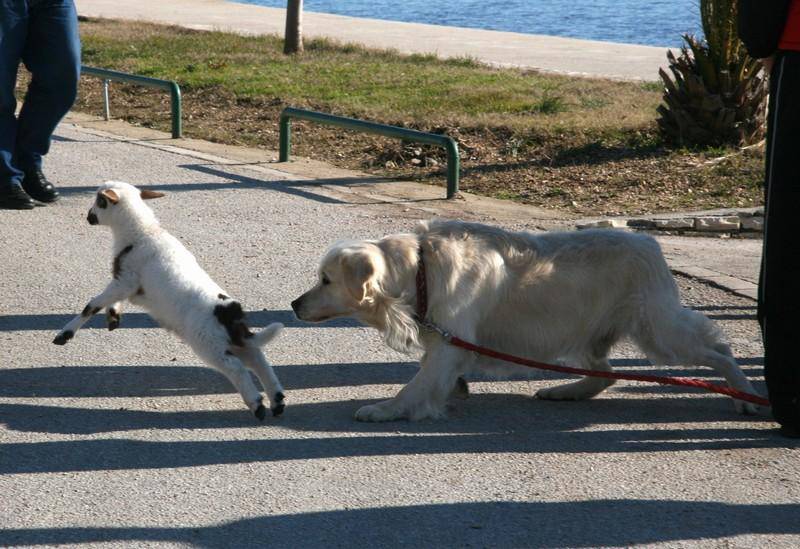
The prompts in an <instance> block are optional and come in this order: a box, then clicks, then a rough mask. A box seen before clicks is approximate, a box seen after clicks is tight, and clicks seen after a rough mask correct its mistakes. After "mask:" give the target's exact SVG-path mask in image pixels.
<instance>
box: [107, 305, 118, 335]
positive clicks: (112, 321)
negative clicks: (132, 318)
mask: <svg viewBox="0 0 800 549" xmlns="http://www.w3.org/2000/svg"><path fill="white" fill-rule="evenodd" d="M121 320H122V301H117V302H116V303H112V304H111V305H109V306H108V307H107V308H106V326H107V327H108V331H109V332H113V331H114V330H116V329H117V328H119V324H120V322H121Z"/></svg>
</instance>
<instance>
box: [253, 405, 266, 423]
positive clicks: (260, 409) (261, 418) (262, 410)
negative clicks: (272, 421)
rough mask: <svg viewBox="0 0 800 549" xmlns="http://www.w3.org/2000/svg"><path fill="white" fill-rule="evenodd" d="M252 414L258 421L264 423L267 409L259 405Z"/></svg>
mask: <svg viewBox="0 0 800 549" xmlns="http://www.w3.org/2000/svg"><path fill="white" fill-rule="evenodd" d="M253 413H254V414H255V416H256V417H257V418H258V419H259V421H264V418H266V417H267V409H266V407H265V406H264V405H263V404H259V405H258V408H256V411H255V412H253Z"/></svg>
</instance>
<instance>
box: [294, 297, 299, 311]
mask: <svg viewBox="0 0 800 549" xmlns="http://www.w3.org/2000/svg"><path fill="white" fill-rule="evenodd" d="M298 307H300V298H299V297H298V298H297V299H295V300H294V301H292V310H293V311H294V314H297V309H298Z"/></svg>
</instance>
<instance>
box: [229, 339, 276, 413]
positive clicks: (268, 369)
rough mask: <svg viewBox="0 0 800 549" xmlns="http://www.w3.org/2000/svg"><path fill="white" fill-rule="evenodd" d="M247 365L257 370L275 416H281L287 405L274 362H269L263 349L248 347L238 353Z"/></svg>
mask: <svg viewBox="0 0 800 549" xmlns="http://www.w3.org/2000/svg"><path fill="white" fill-rule="evenodd" d="M237 356H239V357H240V358H241V359H242V361H243V362H244V363H245V365H246V366H247V367H248V368H250V369H251V370H253V372H255V374H256V376H257V377H258V379H259V381H261V385H263V386H264V390H265V391H266V392H267V396H268V397H269V401H270V410H271V411H272V415H273V416H279V415H281V414H282V413H283V410H284V408H285V407H286V405H285V404H284V398H285V397H284V395H283V387H282V386H281V382H280V381H279V380H278V376H276V375H275V371H274V370H273V369H272V364H270V363H269V361H268V360H267V357H265V356H264V353H263V352H262V351H261V349H254V348H248V349H244V350H243V351H241V353H238V354H237Z"/></svg>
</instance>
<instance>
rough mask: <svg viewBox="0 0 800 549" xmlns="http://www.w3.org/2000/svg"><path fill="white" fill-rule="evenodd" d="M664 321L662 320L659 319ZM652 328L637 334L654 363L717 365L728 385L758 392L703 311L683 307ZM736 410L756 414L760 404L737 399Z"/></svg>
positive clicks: (714, 366)
mask: <svg viewBox="0 0 800 549" xmlns="http://www.w3.org/2000/svg"><path fill="white" fill-rule="evenodd" d="M659 321H660V322H659ZM651 326H653V328H651V330H649V331H640V332H639V333H638V334H636V336H635V337H634V340H635V341H636V343H637V344H638V345H639V346H640V347H641V348H642V350H644V352H645V354H647V358H648V359H649V360H650V361H651V362H652V363H653V364H667V365H701V366H708V367H710V368H713V369H714V370H715V371H716V372H717V373H718V374H720V375H721V376H722V377H724V378H725V381H727V382H728V385H729V386H730V387H732V388H734V389H737V390H739V391H743V392H746V393H753V394H757V393H756V390H755V388H754V387H753V385H752V384H751V383H750V381H749V380H748V379H747V376H746V375H745V374H744V372H743V371H742V369H741V368H740V367H739V365H738V364H737V363H736V360H735V359H734V358H733V355H732V354H731V350H730V347H729V346H728V345H727V344H725V343H723V342H722V340H721V337H720V333H719V331H718V330H717V329H716V327H715V326H714V325H713V324H712V322H711V321H710V320H709V319H708V318H707V317H705V316H704V315H703V314H701V313H698V312H697V311H692V310H689V309H684V308H682V307H681V308H679V309H675V310H674V311H672V315H671V317H669V318H668V319H666V320H662V319H661V318H658V317H656V318H655V319H653V320H652V321H651ZM733 402H734V406H735V408H736V411H737V412H739V413H744V414H754V413H756V412H757V411H758V410H759V407H758V406H757V405H756V404H752V403H749V402H744V401H741V400H735V399H734V401H733Z"/></svg>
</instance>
